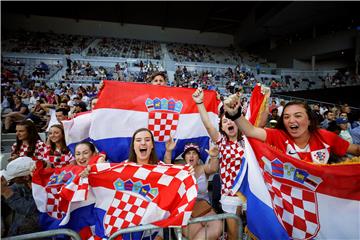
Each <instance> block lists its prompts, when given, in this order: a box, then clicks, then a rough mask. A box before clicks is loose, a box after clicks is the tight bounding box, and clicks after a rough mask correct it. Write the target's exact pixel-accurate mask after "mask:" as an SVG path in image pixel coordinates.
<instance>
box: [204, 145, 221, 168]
mask: <svg viewBox="0 0 360 240" xmlns="http://www.w3.org/2000/svg"><path fill="white" fill-rule="evenodd" d="M206 152H207V153H208V154H209V157H210V159H209V162H208V164H206V165H204V172H205V173H206V174H207V175H211V174H213V173H216V172H217V171H218V170H219V158H218V155H219V149H218V147H217V146H216V145H215V146H213V147H211V148H210V150H209V151H208V150H206Z"/></svg>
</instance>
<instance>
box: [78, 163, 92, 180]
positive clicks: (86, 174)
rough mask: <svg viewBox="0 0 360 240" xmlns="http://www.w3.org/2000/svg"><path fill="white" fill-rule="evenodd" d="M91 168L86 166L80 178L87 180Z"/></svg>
mask: <svg viewBox="0 0 360 240" xmlns="http://www.w3.org/2000/svg"><path fill="white" fill-rule="evenodd" d="M90 170H91V167H90V166H89V165H88V166H86V168H85V169H84V170H83V171H82V172H81V173H80V174H79V176H80V177H82V178H87V177H88V176H89V174H90Z"/></svg>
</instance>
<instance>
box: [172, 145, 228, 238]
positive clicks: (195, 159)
mask: <svg viewBox="0 0 360 240" xmlns="http://www.w3.org/2000/svg"><path fill="white" fill-rule="evenodd" d="M171 140H172V139H171ZM175 145H176V143H174V142H173V141H170V142H167V144H166V151H170V152H171V151H172V150H173V148H174V147H175ZM218 154H219V150H218V149H217V147H213V148H211V149H210V151H209V155H210V161H209V163H208V164H205V165H204V164H201V159H200V148H199V146H198V145H197V144H194V143H188V144H186V145H185V147H184V153H183V154H182V157H183V159H184V160H185V161H186V163H187V164H189V165H191V166H192V167H193V168H194V170H195V178H196V182H197V185H198V196H197V200H196V203H195V206H194V208H193V212H192V214H191V216H192V217H193V218H196V217H202V216H213V215H216V212H215V211H214V209H212V207H211V205H210V199H209V193H208V176H209V175H211V174H214V173H216V172H217V170H218V168H219V166H218V165H219V161H218ZM170 156H171V154H170ZM221 231H222V226H221V221H211V222H207V223H196V224H190V225H189V226H188V227H185V228H183V230H182V232H183V234H184V235H185V237H187V238H188V239H217V238H218V237H220V235H221Z"/></svg>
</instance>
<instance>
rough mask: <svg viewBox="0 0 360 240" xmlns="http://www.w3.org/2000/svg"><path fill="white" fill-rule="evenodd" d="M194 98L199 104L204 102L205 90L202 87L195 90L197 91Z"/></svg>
mask: <svg viewBox="0 0 360 240" xmlns="http://www.w3.org/2000/svg"><path fill="white" fill-rule="evenodd" d="M192 98H193V100H194V102H195V103H197V104H201V103H203V100H204V92H203V90H202V88H201V87H199V88H198V89H196V90H195V92H194V93H193V95H192Z"/></svg>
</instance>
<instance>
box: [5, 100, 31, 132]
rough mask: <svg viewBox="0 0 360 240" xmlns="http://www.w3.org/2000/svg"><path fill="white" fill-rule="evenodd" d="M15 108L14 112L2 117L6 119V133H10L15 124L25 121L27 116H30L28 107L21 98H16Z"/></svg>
mask: <svg viewBox="0 0 360 240" xmlns="http://www.w3.org/2000/svg"><path fill="white" fill-rule="evenodd" d="M14 103H15V105H14V108H13V109H12V112H10V113H8V114H5V115H3V116H2V117H4V118H5V120H4V131H3V132H4V133H6V132H9V131H10V127H11V125H12V124H13V123H15V122H16V121H21V120H24V119H25V117H26V116H27V114H29V109H28V107H27V106H26V105H25V104H24V103H22V101H21V97H19V96H14Z"/></svg>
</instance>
